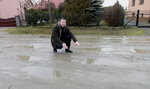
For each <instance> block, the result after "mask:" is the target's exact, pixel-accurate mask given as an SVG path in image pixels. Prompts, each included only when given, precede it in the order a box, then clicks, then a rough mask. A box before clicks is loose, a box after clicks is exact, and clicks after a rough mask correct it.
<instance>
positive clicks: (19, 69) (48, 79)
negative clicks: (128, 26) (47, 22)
mask: <svg viewBox="0 0 150 89" xmlns="http://www.w3.org/2000/svg"><path fill="white" fill-rule="evenodd" d="M77 38H78V40H79V42H80V43H81V46H80V47H76V46H74V45H73V44H72V47H71V49H72V50H73V51H74V53H72V54H69V53H66V54H57V53H54V52H53V49H52V47H51V44H50V36H49V35H11V34H4V33H1V34H0V89H150V36H128V37H126V36H91V35H89V36H77Z"/></svg>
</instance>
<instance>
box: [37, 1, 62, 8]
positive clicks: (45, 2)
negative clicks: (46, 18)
mask: <svg viewBox="0 0 150 89" xmlns="http://www.w3.org/2000/svg"><path fill="white" fill-rule="evenodd" d="M49 1H50V2H52V3H54V5H55V7H56V8H57V7H58V6H59V4H60V3H62V2H64V0H49ZM47 5H48V0H41V1H40V2H38V3H36V4H35V8H37V9H41V10H47V9H48V6H47Z"/></svg>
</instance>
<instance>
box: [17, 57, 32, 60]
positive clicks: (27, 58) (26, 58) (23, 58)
mask: <svg viewBox="0 0 150 89" xmlns="http://www.w3.org/2000/svg"><path fill="white" fill-rule="evenodd" d="M19 58H20V59H22V60H29V58H30V57H29V56H19Z"/></svg>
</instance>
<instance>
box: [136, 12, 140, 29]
mask: <svg viewBox="0 0 150 89" xmlns="http://www.w3.org/2000/svg"><path fill="white" fill-rule="evenodd" d="M139 17H140V10H137V16H136V26H137V27H138V26H139Z"/></svg>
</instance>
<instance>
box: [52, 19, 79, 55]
mask: <svg viewBox="0 0 150 89" xmlns="http://www.w3.org/2000/svg"><path fill="white" fill-rule="evenodd" d="M71 39H73V41H74V43H75V45H77V46H79V45H80V44H79V42H78V41H77V38H76V37H75V35H74V34H73V33H72V32H71V31H70V30H69V28H68V27H67V25H66V19H60V21H59V22H58V23H57V24H56V26H55V27H54V28H53V30H52V35H51V43H52V47H53V51H54V52H58V53H65V52H68V53H73V51H71V50H70V46H71Z"/></svg>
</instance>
